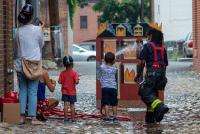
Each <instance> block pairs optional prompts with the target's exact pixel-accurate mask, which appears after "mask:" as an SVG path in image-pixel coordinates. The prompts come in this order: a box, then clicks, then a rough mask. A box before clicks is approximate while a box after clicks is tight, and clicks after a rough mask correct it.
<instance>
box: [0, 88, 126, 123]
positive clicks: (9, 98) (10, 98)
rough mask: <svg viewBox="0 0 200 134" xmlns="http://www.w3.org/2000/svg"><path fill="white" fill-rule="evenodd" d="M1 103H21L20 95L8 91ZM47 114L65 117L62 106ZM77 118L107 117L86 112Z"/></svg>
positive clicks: (121, 119)
mask: <svg viewBox="0 0 200 134" xmlns="http://www.w3.org/2000/svg"><path fill="white" fill-rule="evenodd" d="M0 103H19V95H18V93H17V92H13V91H10V92H7V93H5V95H4V96H3V97H0ZM43 113H44V115H45V116H47V117H51V116H57V117H60V118H62V117H64V111H63V110H62V109H61V108H58V107H56V108H52V109H50V110H47V111H45V112H43ZM75 117H76V118H95V119H102V118H104V117H105V115H104V114H84V113H76V115H75ZM117 120H118V121H130V118H129V117H125V116H119V117H117Z"/></svg>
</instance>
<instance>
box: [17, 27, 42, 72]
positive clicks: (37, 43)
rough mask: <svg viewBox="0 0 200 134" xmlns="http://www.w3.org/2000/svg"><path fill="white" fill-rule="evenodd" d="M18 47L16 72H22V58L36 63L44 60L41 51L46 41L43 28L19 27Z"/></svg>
mask: <svg viewBox="0 0 200 134" xmlns="http://www.w3.org/2000/svg"><path fill="white" fill-rule="evenodd" d="M16 45H17V47H18V49H17V59H16V71H18V72H21V59H22V58H25V59H29V60H36V61H39V60H41V58H42V54H41V51H42V47H43V46H44V41H43V32H42V29H41V27H40V26H34V25H32V24H28V25H23V26H21V27H19V28H18V31H17V35H16Z"/></svg>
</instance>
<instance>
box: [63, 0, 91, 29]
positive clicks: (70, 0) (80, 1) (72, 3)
mask: <svg viewBox="0 0 200 134" xmlns="http://www.w3.org/2000/svg"><path fill="white" fill-rule="evenodd" d="M66 2H67V4H68V5H69V18H70V25H71V28H73V23H74V19H73V18H74V14H75V12H76V8H77V5H78V6H79V7H81V8H83V7H84V6H87V5H88V0H66Z"/></svg>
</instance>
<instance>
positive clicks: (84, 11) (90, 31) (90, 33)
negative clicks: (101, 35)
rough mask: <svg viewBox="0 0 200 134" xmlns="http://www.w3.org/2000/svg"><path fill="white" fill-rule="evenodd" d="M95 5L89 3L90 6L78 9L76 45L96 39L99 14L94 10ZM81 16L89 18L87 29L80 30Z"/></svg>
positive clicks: (75, 33) (75, 29)
mask: <svg viewBox="0 0 200 134" xmlns="http://www.w3.org/2000/svg"><path fill="white" fill-rule="evenodd" d="M94 4H95V3H89V5H88V6H86V7H84V8H78V9H77V12H76V14H75V17H74V43H80V42H83V41H87V40H94V39H96V36H97V30H98V23H97V19H98V16H99V13H96V12H94V11H93V10H92V6H93V5H94ZM80 16H87V23H88V25H87V29H81V28H80Z"/></svg>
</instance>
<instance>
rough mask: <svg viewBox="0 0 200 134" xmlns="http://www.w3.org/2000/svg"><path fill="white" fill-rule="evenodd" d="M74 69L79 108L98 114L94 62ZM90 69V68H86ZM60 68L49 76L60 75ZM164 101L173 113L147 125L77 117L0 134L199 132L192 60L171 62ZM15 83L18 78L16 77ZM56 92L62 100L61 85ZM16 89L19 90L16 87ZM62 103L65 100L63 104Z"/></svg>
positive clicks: (199, 80) (4, 127)
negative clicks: (188, 61)
mask: <svg viewBox="0 0 200 134" xmlns="http://www.w3.org/2000/svg"><path fill="white" fill-rule="evenodd" d="M75 69H76V70H78V72H79V73H80V74H81V81H80V84H79V85H78V91H77V92H78V102H77V103H76V107H77V111H78V112H80V113H98V110H96V108H95V104H96V102H95V93H96V91H95V84H96V83H95V82H96V81H95V63H78V64H76V65H75ZM85 70H87V71H85ZM58 72H59V71H57V70H54V71H51V72H50V75H51V76H52V77H53V78H54V79H57V78H58V74H59V73H58ZM167 76H168V85H167V87H166V92H165V102H166V104H167V105H168V106H169V107H170V112H169V113H168V114H167V115H166V116H165V118H164V120H163V121H162V122H161V123H160V124H154V125H145V124H144V122H120V123H119V124H117V125H113V124H107V125H105V124H103V123H102V121H101V120H96V119H77V121H76V122H75V123H67V124H64V123H63V121H62V120H61V119H49V120H48V121H47V122H46V125H45V126H32V125H30V123H29V122H28V123H27V124H25V125H21V126H19V125H10V124H7V123H1V124H0V134H1V133H2V134H6V133H8V134H12V133H14V134H15V133H16V134H29V133H30V134H71V133H74V134H85V133H86V134H93V133H97V134H109V133H116V134H121V133H122V134H132V133H136V134H145V133H146V134H161V133H163V134H178V133H180V134H192V133H194V134H198V133H200V108H199V107H200V90H199V89H200V75H199V74H198V73H196V72H194V71H193V70H192V69H191V63H182V62H170V66H169V69H168V74H167ZM15 82H16V79H15ZM56 88H57V91H56V92H55V93H54V94H51V93H49V92H48V93H47V96H53V97H56V98H58V99H60V97H61V94H60V87H59V85H57V87H56ZM15 89H17V88H16V87H15ZM60 106H62V103H60Z"/></svg>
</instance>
